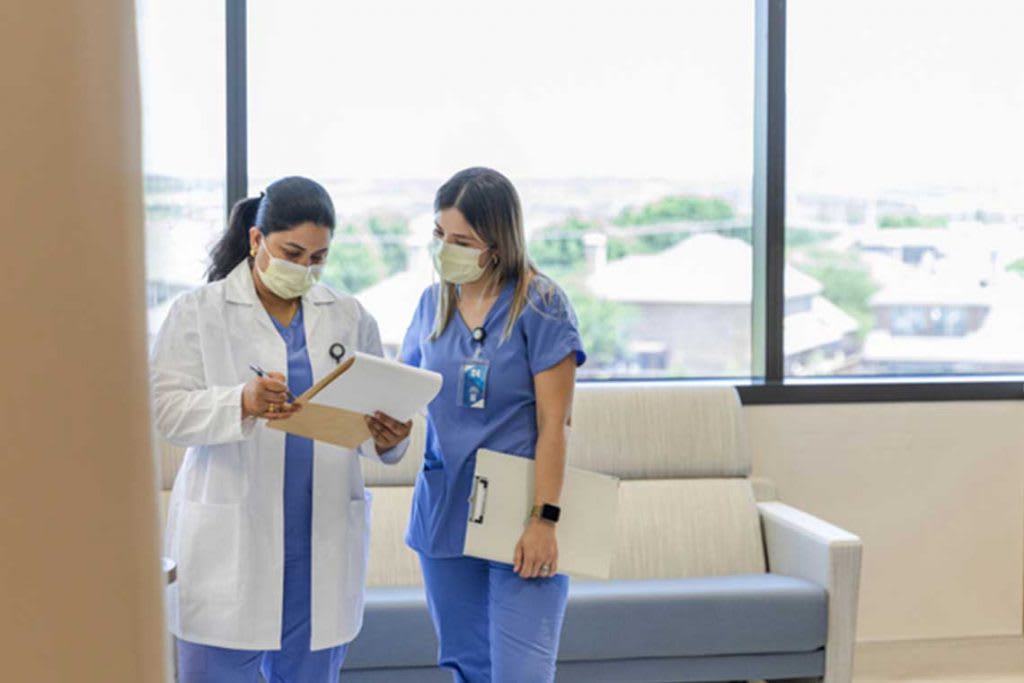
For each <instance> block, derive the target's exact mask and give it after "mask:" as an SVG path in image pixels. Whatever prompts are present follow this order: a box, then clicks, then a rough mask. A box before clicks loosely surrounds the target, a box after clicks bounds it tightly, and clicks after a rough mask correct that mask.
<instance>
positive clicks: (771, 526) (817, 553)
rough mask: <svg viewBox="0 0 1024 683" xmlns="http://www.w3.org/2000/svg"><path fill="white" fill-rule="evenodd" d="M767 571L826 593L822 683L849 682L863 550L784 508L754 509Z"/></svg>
mask: <svg viewBox="0 0 1024 683" xmlns="http://www.w3.org/2000/svg"><path fill="white" fill-rule="evenodd" d="M757 507H758V510H759V511H760V513H761V523H762V526H763V528H764V543H765V550H766V552H767V555H768V570H769V571H770V572H772V573H773V574H784V575H787V576H795V577H798V578H801V579H806V580H808V581H813V582H814V583H816V584H818V585H819V586H822V587H824V588H825V590H826V591H828V641H827V643H826V646H825V679H824V680H825V683H850V681H852V680H853V649H854V644H855V642H856V635H857V596H858V592H859V588H860V566H861V552H862V544H861V541H860V539H859V538H858V537H857V536H855V535H854V534H851V533H850V532H848V531H844V530H842V529H840V528H839V527H836V526H833V525H831V524H829V523H827V522H824V521H822V520H820V519H818V518H817V517H814V516H812V515H809V514H807V513H806V512H801V511H800V510H797V509H796V508H793V507H790V506H788V505H784V504H783V503H777V502H767V503H758V505H757Z"/></svg>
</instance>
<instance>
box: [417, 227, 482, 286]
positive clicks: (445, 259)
mask: <svg viewBox="0 0 1024 683" xmlns="http://www.w3.org/2000/svg"><path fill="white" fill-rule="evenodd" d="M483 253H484V252H483V249H474V248H472V247H463V246H459V245H458V244H451V243H450V242H445V241H444V240H442V239H439V238H437V237H435V238H434V241H433V242H431V244H430V255H431V256H432V257H433V259H434V269H435V270H437V274H438V275H440V276H441V279H442V280H444V281H445V282H450V283H452V284H453V285H464V284H466V283H468V282H476V281H477V280H479V279H480V278H481V277H483V274H484V271H485V270H486V268H485V267H483V266H481V265H480V255H481V254H483Z"/></svg>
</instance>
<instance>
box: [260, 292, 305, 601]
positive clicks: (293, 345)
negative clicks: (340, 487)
mask: <svg viewBox="0 0 1024 683" xmlns="http://www.w3.org/2000/svg"><path fill="white" fill-rule="evenodd" d="M270 319H271V320H272V321H273V323H274V327H276V328H277V331H278V333H279V334H280V335H281V338H282V339H283V340H284V342H285V344H286V346H287V347H288V389H289V390H291V392H292V394H293V395H295V396H299V395H301V394H303V393H305V391H306V390H307V389H309V388H310V387H311V386H313V368H312V366H311V365H310V363H309V352H308V351H307V349H306V328H305V326H304V325H303V322H302V319H303V316H302V306H301V305H300V306H299V310H298V311H297V312H296V313H295V317H294V318H292V321H291V324H289V325H288V326H287V327H286V326H284V325H282V324H281V323H280V322H278V321H277V319H276V318H274V317H273V316H270ZM312 533H313V441H312V440H311V439H307V438H305V437H302V436H296V435H295V434H286V435H285V442H284V556H285V562H286V563H289V562H299V563H308V562H309V558H310V552H311V549H312ZM307 581H308V580H307ZM285 600H286V602H287V597H286V598H285Z"/></svg>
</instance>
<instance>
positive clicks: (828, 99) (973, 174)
mask: <svg viewBox="0 0 1024 683" xmlns="http://www.w3.org/2000/svg"><path fill="white" fill-rule="evenodd" d="M787 12H788V19H789V27H788V33H787V44H788V57H787V64H788V91H787V92H788V102H787V108H788V132H787V139H788V154H787V159H786V164H787V175H788V181H787V187H788V193H787V194H788V197H787V206H786V223H787V225H786V231H787V240H786V255H787V256H786V260H787V271H786V272H787V283H786V296H787V306H788V304H789V301H790V299H789V298H790V297H791V296H798V295H801V294H802V295H805V296H808V297H810V298H811V300H812V301H811V306H810V309H809V310H808V311H803V312H800V313H793V314H790V313H788V312H787V315H786V325H785V349H786V371H787V374H790V375H830V374H862V375H863V374H882V375H894V374H916V375H921V374H955V373H989V372H1020V371H1021V370H1022V369H1024V164H1022V158H1024V128H1022V127H1021V125H1020V122H1021V121H1022V120H1024V78H1022V76H1021V69H1020V54H1019V53H1020V51H1019V47H1018V45H1019V34H1020V30H1021V27H1022V26H1024V4H1022V3H1020V2H1018V1H1016V0H981V1H979V2H970V3H966V2H959V1H949V0H941V1H936V0H903V1H901V2H896V3H894V2H886V1H885V0H858V1H857V2H820V0H790V2H789V3H788V9H787ZM790 276H792V278H793V279H792V280H790V279H789V278H790ZM825 340H827V341H829V342H830V343H829V344H828V345H827V346H826V347H825V348H824V349H822V348H811V345H812V344H815V343H820V342H822V341H825Z"/></svg>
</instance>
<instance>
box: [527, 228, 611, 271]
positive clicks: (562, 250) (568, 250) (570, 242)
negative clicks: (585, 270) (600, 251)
mask: <svg viewBox="0 0 1024 683" xmlns="http://www.w3.org/2000/svg"><path fill="white" fill-rule="evenodd" d="M594 229H596V226H595V225H594V224H593V223H591V222H589V221H585V220H582V219H581V218H578V217H576V216H569V217H568V218H566V219H565V220H564V221H562V222H561V223H554V224H552V225H549V226H546V227H544V228H542V229H541V230H540V231H538V232H537V233H536V234H535V235H534V238H533V239H531V240H530V244H529V246H528V249H529V252H530V256H531V258H533V261H534V263H536V264H537V266H538V267H540V268H541V269H542V270H547V271H549V272H551V273H552V274H558V275H565V274H568V273H571V272H574V271H576V270H580V269H582V267H583V264H584V262H585V260H586V253H585V251H584V247H583V235H584V234H585V233H587V232H590V231H591V230H594Z"/></svg>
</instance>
